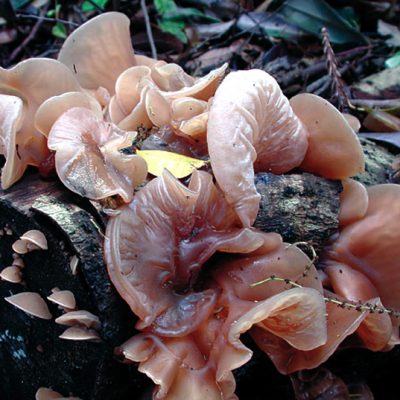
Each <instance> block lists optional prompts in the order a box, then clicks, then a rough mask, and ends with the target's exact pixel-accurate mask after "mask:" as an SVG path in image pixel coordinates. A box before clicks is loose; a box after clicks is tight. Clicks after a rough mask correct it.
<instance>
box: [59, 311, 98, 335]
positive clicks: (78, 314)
mask: <svg viewBox="0 0 400 400" xmlns="http://www.w3.org/2000/svg"><path fill="white" fill-rule="evenodd" d="M56 323H57V324H60V325H68V326H75V325H84V326H85V327H86V328H93V329H96V330H98V329H100V326H101V323H100V320H99V318H98V317H97V316H96V315H93V314H92V313H90V312H89V311H86V310H78V311H70V312H67V313H65V314H63V315H61V316H60V317H58V318H56Z"/></svg>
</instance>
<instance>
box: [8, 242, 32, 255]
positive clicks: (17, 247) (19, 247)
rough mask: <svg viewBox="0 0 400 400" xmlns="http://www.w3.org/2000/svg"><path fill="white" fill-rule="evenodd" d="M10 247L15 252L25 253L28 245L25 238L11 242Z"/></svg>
mask: <svg viewBox="0 0 400 400" xmlns="http://www.w3.org/2000/svg"><path fill="white" fill-rule="evenodd" d="M12 249H13V251H15V252H16V253H17V254H26V253H28V251H29V250H28V246H27V242H26V240H22V239H18V240H16V241H15V242H14V243H13V244H12Z"/></svg>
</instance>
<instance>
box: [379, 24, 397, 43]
mask: <svg viewBox="0 0 400 400" xmlns="http://www.w3.org/2000/svg"><path fill="white" fill-rule="evenodd" d="M378 33H379V34H380V35H382V36H389V38H388V39H385V42H386V44H388V45H389V46H393V47H400V30H399V28H398V27H397V26H395V25H392V24H388V23H387V22H385V21H382V20H381V19H380V20H379V21H378Z"/></svg>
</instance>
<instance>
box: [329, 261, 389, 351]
mask: <svg viewBox="0 0 400 400" xmlns="http://www.w3.org/2000/svg"><path fill="white" fill-rule="evenodd" d="M324 270H325V272H326V273H327V274H328V276H329V280H330V283H331V285H332V287H333V291H334V292H335V293H336V294H338V295H339V296H341V297H344V298H345V299H349V300H350V301H355V302H368V303H370V304H377V305H381V304H382V303H381V301H380V299H379V294H378V292H377V290H376V288H375V287H374V285H373V284H372V283H371V281H370V280H369V279H368V278H367V277H366V276H365V275H363V274H362V273H361V272H358V271H357V270H355V269H352V268H350V267H349V266H347V265H344V264H340V263H332V264H331V265H328V266H327V267H326V268H324ZM392 331H393V327H392V321H391V319H390V316H389V315H388V314H385V313H384V314H380V313H378V312H376V313H370V314H368V315H367V316H366V318H365V319H364V320H363V322H362V323H361V325H360V327H359V328H358V329H357V331H356V332H357V334H358V335H359V336H360V337H361V339H362V341H363V342H364V344H365V346H366V347H367V348H368V349H370V350H373V351H379V350H382V349H384V348H385V347H386V346H387V344H388V343H389V340H390V337H391V335H392Z"/></svg>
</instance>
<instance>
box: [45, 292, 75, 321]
mask: <svg viewBox="0 0 400 400" xmlns="http://www.w3.org/2000/svg"><path fill="white" fill-rule="evenodd" d="M47 299H48V300H50V301H51V302H52V303H55V304H58V305H59V306H60V307H62V308H65V309H69V310H73V309H74V308H75V307H76V301H75V296H74V294H73V293H72V292H71V291H69V290H57V291H54V290H53V293H52V294H51V295H50V296H47ZM56 322H57V321H56Z"/></svg>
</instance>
